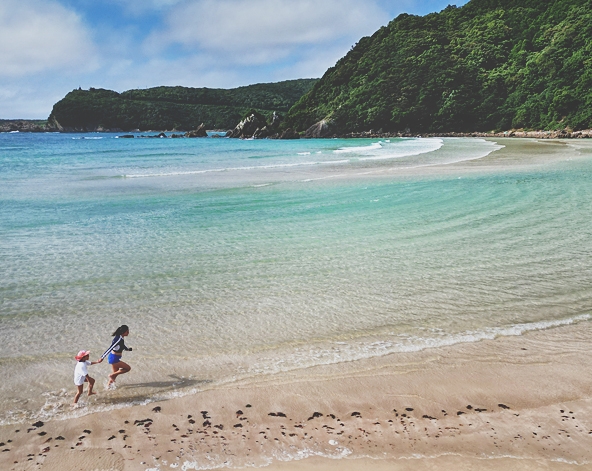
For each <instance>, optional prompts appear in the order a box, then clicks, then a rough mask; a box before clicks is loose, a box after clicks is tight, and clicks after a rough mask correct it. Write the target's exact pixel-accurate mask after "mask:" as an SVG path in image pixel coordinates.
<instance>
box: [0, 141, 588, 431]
mask: <svg viewBox="0 0 592 471" xmlns="http://www.w3.org/2000/svg"><path fill="white" fill-rule="evenodd" d="M115 137H116V136H115V135H110V134H104V135H97V134H89V135H68V134H42V135H31V134H0V267H1V268H0V373H1V374H3V375H4V376H3V377H5V378H6V377H10V378H11V381H10V382H3V383H2V384H1V385H0V420H1V421H2V422H18V421H22V420H28V419H30V418H33V417H45V418H49V417H53V416H55V415H60V414H69V413H72V412H70V411H69V410H68V409H66V404H68V402H70V401H71V397H70V396H71V393H72V391H71V390H72V389H73V386H72V385H71V376H72V371H73V367H74V363H73V360H72V357H73V356H74V355H75V353H76V352H77V351H78V350H80V349H82V348H86V349H91V350H92V351H93V353H92V355H91V356H95V355H96V356H99V355H100V354H101V353H102V351H103V350H105V349H106V348H107V346H108V345H109V344H110V340H111V337H110V334H111V333H112V331H113V330H115V328H116V327H117V326H118V325H120V324H122V323H126V324H128V325H129V326H130V328H131V335H130V337H129V340H128V341H127V343H128V344H129V345H130V346H132V347H134V351H133V352H131V353H126V354H125V358H124V359H125V360H126V361H128V362H129V363H130V364H131V365H132V367H133V370H132V372H131V373H130V374H128V375H126V376H123V377H121V381H119V383H120V384H119V387H118V389H117V390H116V391H112V392H109V393H108V394H102V395H99V396H96V398H93V402H92V403H91V404H90V405H89V406H88V407H87V408H86V409H85V410H86V412H88V411H91V410H96V408H100V407H115V406H121V404H127V403H130V402H142V401H146V400H154V399H159V398H166V397H172V396H175V395H179V394H188V393H191V392H195V391H199V390H201V389H203V388H206V387H208V388H209V387H216V385H219V384H227V383H229V382H233V381H236V380H243V381H244V380H248V379H249V378H255V377H258V376H260V375H262V374H272V373H281V372H285V371H290V370H294V369H301V368H305V367H309V366H314V365H318V364H324V363H340V362H346V361H350V360H355V359H361V358H367V357H371V356H377V355H386V354H388V353H390V352H396V351H413V350H419V349H424V348H429V347H432V346H439V345H449V344H453V343H458V342H472V341H478V340H481V339H484V338H493V337H495V336H498V335H520V334H522V333H523V332H526V331H528V330H533V329H544V328H550V327H553V326H556V325H562V324H565V323H572V322H585V321H587V320H588V317H589V314H590V305H591V301H592V285H591V280H592V243H591V242H590V241H591V235H592V234H591V233H592V227H591V225H590V214H591V212H590V210H591V202H592V185H591V183H592V160H591V159H590V158H589V156H590V153H589V149H587V148H585V146H584V149H580V150H579V151H577V150H576V149H574V147H573V146H571V147H569V146H567V145H566V146H564V149H563V151H562V153H560V155H561V156H562V155H565V156H567V157H569V158H570V159H572V160H565V159H564V158H545V159H542V158H541V159H538V160H537V159H536V158H534V159H533V158H532V156H531V157H530V158H529V159H526V160H525V161H520V159H515V158H512V159H504V158H501V156H502V155H504V154H502V153H503V152H504V149H503V144H502V145H497V144H495V143H494V142H488V141H485V140H481V139H391V140H388V141H378V140H303V141H267V140H262V141H261V140H260V141H239V140H229V139H193V140H189V139H177V140H171V139H117V138H115ZM525 142H526V141H525ZM535 157H536V152H535ZM108 372H109V368H108V366H107V365H98V366H93V367H92V371H91V374H93V373H94V376H95V377H98V378H101V379H100V381H103V379H105V378H106V375H107V374H108ZM69 395H70V396H69ZM93 408H94V409H93Z"/></svg>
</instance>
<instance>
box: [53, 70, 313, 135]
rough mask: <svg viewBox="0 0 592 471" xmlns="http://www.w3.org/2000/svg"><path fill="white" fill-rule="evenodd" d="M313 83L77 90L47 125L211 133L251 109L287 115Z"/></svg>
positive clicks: (57, 107) (59, 105)
mask: <svg viewBox="0 0 592 471" xmlns="http://www.w3.org/2000/svg"><path fill="white" fill-rule="evenodd" d="M315 82H316V80H314V79H301V80H288V81H284V82H277V83H262V84H255V85H249V86H246V87H239V88H235V89H229V90H226V89H212V88H188V87H155V88H148V89H143V90H128V91H125V92H123V93H117V92H114V91H112V90H105V89H100V88H91V89H89V90H81V89H78V90H73V91H71V92H70V93H68V94H67V95H66V96H65V97H64V98H63V99H62V100H60V101H59V102H57V103H56V104H55V105H54V107H53V110H52V112H51V115H50V116H49V119H48V121H49V123H50V125H53V126H57V127H59V128H63V129H65V130H73V131H94V130H97V129H121V130H133V129H139V130H149V129H153V130H167V129H168V130H171V129H177V130H189V129H195V128H197V126H199V125H200V124H201V123H204V124H205V125H206V126H207V127H209V128H211V129H216V128H219V129H229V128H233V127H234V126H236V124H237V123H238V122H239V121H240V120H241V119H242V118H243V117H244V115H245V114H246V113H247V112H248V111H250V110H253V109H254V110H256V111H258V112H259V113H261V114H263V115H264V116H266V117H268V118H269V117H271V115H272V113H273V112H274V111H276V112H283V113H286V112H287V111H288V110H289V109H290V107H291V106H292V105H293V104H294V103H295V102H296V101H297V100H298V99H299V98H300V97H301V96H302V95H304V94H305V93H306V92H307V91H309V90H310V88H311V87H312V86H313V85H314V83H315Z"/></svg>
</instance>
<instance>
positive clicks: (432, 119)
mask: <svg viewBox="0 0 592 471" xmlns="http://www.w3.org/2000/svg"><path fill="white" fill-rule="evenodd" d="M321 119H327V120H330V121H332V122H333V125H334V126H335V130H336V131H337V132H341V133H344V132H352V131H366V130H369V129H375V130H378V129H380V128H382V129H383V130H385V131H387V130H388V131H403V130H405V129H406V128H409V129H411V130H412V131H416V132H422V131H424V132H425V131H428V132H429V131H436V132H438V131H439V132H446V131H489V130H506V129H510V128H537V129H559V128H566V127H571V128H573V129H582V128H589V127H592V0H471V1H470V2H469V3H468V4H466V5H465V6H464V7H462V8H456V7H453V6H449V7H448V8H446V9H445V10H443V11H442V12H440V13H433V14H430V15H427V16H423V17H420V16H412V15H406V14H403V15H400V16H399V17H397V18H396V19H395V20H393V21H392V22H391V23H390V24H389V25H388V26H386V27H383V28H381V29H380V30H378V31H377V32H376V33H375V34H374V35H372V36H371V37H366V38H363V39H361V40H360V41H359V42H358V43H357V44H356V45H355V46H354V47H353V48H352V49H351V50H350V52H349V53H348V54H347V55H346V56H345V57H343V58H342V59H341V60H340V61H339V62H337V64H336V65H335V67H332V68H330V69H329V70H328V71H327V72H326V73H325V75H324V76H323V78H322V79H321V80H320V81H319V82H318V83H316V84H315V85H314V87H313V88H312V89H311V91H310V92H309V93H308V94H306V95H305V96H303V97H302V98H301V99H300V101H299V102H298V103H296V105H295V106H294V107H293V108H292V109H291V111H290V113H289V115H288V117H287V120H286V124H285V125H286V126H291V127H294V128H296V129H298V130H300V131H303V130H305V129H306V128H307V127H309V126H311V125H312V124H314V123H315V122H317V121H319V120H321Z"/></svg>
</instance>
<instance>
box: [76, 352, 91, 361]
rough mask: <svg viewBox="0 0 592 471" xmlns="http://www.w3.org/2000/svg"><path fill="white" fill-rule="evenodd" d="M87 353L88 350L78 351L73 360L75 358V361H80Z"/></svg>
mask: <svg viewBox="0 0 592 471" xmlns="http://www.w3.org/2000/svg"><path fill="white" fill-rule="evenodd" d="M89 353H90V350H80V351H79V352H78V355H76V356H75V357H74V358H76V360H77V361H80V360H82V359H83V358H84V357H85V356H86V355H88V354H89Z"/></svg>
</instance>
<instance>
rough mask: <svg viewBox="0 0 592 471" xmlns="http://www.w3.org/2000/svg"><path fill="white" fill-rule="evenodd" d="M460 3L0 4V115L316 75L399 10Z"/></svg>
mask: <svg viewBox="0 0 592 471" xmlns="http://www.w3.org/2000/svg"><path fill="white" fill-rule="evenodd" d="M466 1H467V0H459V1H456V2H450V1H445V0H425V1H420V0H364V1H363V2H361V1H359V0H2V1H1V2H0V118H2V119H14V118H41V119H44V118H47V116H48V115H49V113H50V111H51V107H52V105H53V104H54V103H55V102H56V101H58V100H59V99H60V98H62V97H63V96H64V95H65V94H66V93H68V92H69V91H70V90H72V89H74V88H78V87H82V88H89V87H96V88H108V89H112V90H117V91H123V90H128V89H130V88H145V87H153V86H158V85H183V86H189V87H212V88H231V87H237V86H241V85H248V84H251V83H259V82H277V81H280V80H287V79H294V78H309V77H320V76H321V75H322V74H323V73H324V72H325V70H326V69H327V68H328V67H331V66H332V65H334V64H335V62H336V61H337V60H338V59H339V58H340V57H342V56H343V55H345V54H346V53H347V51H348V50H349V49H350V48H351V46H352V45H353V44H355V43H356V42H357V41H358V40H359V39H360V38H361V37H362V36H368V35H370V34H372V33H373V32H374V31H376V30H377V29H378V28H379V27H380V26H382V25H385V24H387V23H388V22H389V21H390V20H392V19H393V18H395V17H396V16H397V15H399V14H400V13H411V14H418V15H425V14H427V13H430V12H433V11H440V10H442V9H444V8H445V7H446V6H447V5H448V4H449V3H453V4H456V5H457V6H461V5H464V4H465V3H466Z"/></svg>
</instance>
